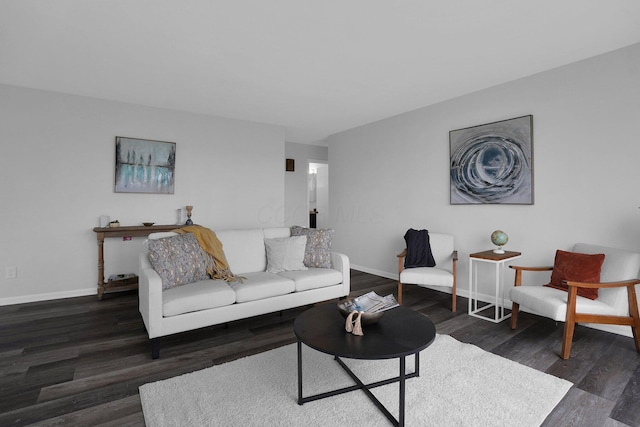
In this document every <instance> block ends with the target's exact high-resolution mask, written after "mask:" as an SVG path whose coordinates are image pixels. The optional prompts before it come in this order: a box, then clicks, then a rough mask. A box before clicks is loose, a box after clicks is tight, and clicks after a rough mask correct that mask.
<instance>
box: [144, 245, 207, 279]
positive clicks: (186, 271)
mask: <svg viewBox="0 0 640 427" xmlns="http://www.w3.org/2000/svg"><path fill="white" fill-rule="evenodd" d="M147 246H148V248H149V261H150V262H151V265H152V266H153V269H154V270H155V271H156V272H157V273H158V275H159V276H160V278H161V279H162V289H163V290H165V289H170V288H173V287H175V286H180V285H186V284H188V283H193V282H197V281H199V280H205V279H207V278H208V277H209V276H207V258H206V256H205V253H204V251H203V250H202V249H201V248H200V245H199V244H198V240H197V239H196V237H195V236H194V235H193V234H191V233H185V234H179V235H177V236H172V237H165V238H163V239H157V240H149V241H148V243H147Z"/></svg>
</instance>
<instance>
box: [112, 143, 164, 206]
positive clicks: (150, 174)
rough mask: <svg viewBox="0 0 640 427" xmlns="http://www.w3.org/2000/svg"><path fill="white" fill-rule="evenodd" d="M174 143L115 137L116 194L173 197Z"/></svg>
mask: <svg viewBox="0 0 640 427" xmlns="http://www.w3.org/2000/svg"><path fill="white" fill-rule="evenodd" d="M175 166H176V144H175V142H163V141H152V140H148V139H137V138H126V137H122V136H117V137H116V169H115V192H116V193H155V194H173V192H174V185H175Z"/></svg>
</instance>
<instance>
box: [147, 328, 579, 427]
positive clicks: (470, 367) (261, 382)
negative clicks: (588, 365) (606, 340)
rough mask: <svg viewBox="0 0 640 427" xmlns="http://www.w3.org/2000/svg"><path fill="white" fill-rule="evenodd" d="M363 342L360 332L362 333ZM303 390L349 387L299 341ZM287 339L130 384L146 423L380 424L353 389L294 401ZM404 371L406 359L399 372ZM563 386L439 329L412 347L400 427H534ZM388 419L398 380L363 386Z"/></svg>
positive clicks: (369, 377)
mask: <svg viewBox="0 0 640 427" xmlns="http://www.w3.org/2000/svg"><path fill="white" fill-rule="evenodd" d="M365 338H366V337H365ZM302 348H303V352H302V360H303V395H304V396H305V397H306V396H310V395H313V394H317V393H320V392H325V391H329V390H333V389H336V388H340V387H345V386H350V385H352V384H353V382H352V381H351V379H350V378H349V377H348V376H347V374H346V373H345V372H344V371H343V370H342V368H341V367H340V366H339V365H338V364H337V362H336V361H335V360H333V358H332V357H331V356H328V355H325V354H322V353H319V352H317V351H315V350H312V349H310V348H308V347H306V346H304V345H303V347H302ZM296 360H297V353H296V345H295V344H291V345H287V346H284V347H281V348H277V349H274V350H271V351H267V352H264V353H260V354H257V355H255V356H250V357H246V358H243V359H238V360H235V361H233V362H229V363H225V364H222V365H218V366H213V367H211V368H208V369H204V370H202V371H197V372H192V373H190V374H186V375H181V376H179V377H175V378H170V379H168V380H164V381H158V382H155V383H149V384H145V385H143V386H141V387H140V399H141V401H142V408H143V412H144V418H145V421H146V423H147V426H148V427H160V426H172V427H173V426H345V425H359V426H368V427H369V426H387V425H389V424H390V423H389V421H388V420H387V419H386V418H385V416H384V415H383V414H382V413H381V412H380V411H379V410H378V409H377V408H376V407H375V406H374V405H373V403H371V401H370V400H369V399H368V398H367V397H366V396H365V395H364V392H362V391H361V390H357V391H353V392H350V393H346V394H343V395H340V396H334V397H331V398H327V399H323V400H318V401H314V402H309V403H305V404H304V405H302V406H300V405H298V404H297V396H298V388H297V361H296ZM345 362H346V363H347V365H349V367H350V368H351V369H352V370H353V371H354V372H355V373H356V374H358V376H359V377H360V378H361V379H362V380H363V381H364V382H365V383H371V382H374V381H377V380H381V379H386V378H391V377H395V376H397V375H398V369H399V362H398V360H397V359H394V360H383V361H363V360H350V359H345ZM413 368H414V361H413V357H410V358H407V371H408V372H412V371H413ZM571 385H572V384H571V383H570V382H568V381H565V380H562V379H559V378H556V377H554V376H551V375H548V374H545V373H542V372H539V371H536V370H535V369H532V368H529V367H527V366H524V365H520V364H518V363H515V362H512V361H510V360H508V359H505V358H503V357H500V356H496V355H494V354H492V353H489V352H486V351H484V350H481V349H480V348H478V347H476V346H473V345H470V344H463V343H460V342H458V341H456V340H455V339H453V338H451V337H449V336H447V335H438V336H437V338H436V340H435V342H434V343H433V344H432V345H431V346H430V347H428V348H427V349H426V350H423V351H422V352H421V353H420V377H417V378H412V379H408V380H407V382H406V415H405V417H406V425H407V426H483V427H484V426H538V425H540V423H542V421H544V419H545V417H546V416H547V415H548V414H549V413H550V412H551V410H552V409H553V408H554V407H555V406H556V405H557V403H558V402H559V401H560V400H561V399H562V397H563V396H564V395H565V394H566V393H567V391H568V390H569V388H570V387H571ZM373 393H374V394H375V395H376V397H378V399H380V400H381V401H382V402H383V403H384V404H385V406H386V407H387V409H389V411H390V412H391V413H392V414H393V415H394V416H395V417H396V418H397V416H398V384H397V383H395V384H390V385H386V386H382V387H378V388H375V389H373Z"/></svg>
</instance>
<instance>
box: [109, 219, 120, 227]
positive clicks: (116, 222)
mask: <svg viewBox="0 0 640 427" xmlns="http://www.w3.org/2000/svg"><path fill="white" fill-rule="evenodd" d="M116 227H120V221H118V220H117V219H116V220H115V221H111V222H110V223H109V228H116Z"/></svg>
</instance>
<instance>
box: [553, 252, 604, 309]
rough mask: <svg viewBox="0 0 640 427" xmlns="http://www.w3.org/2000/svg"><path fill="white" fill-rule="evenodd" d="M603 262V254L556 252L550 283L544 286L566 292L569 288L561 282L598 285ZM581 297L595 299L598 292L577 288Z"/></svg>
mask: <svg viewBox="0 0 640 427" xmlns="http://www.w3.org/2000/svg"><path fill="white" fill-rule="evenodd" d="M603 262H604V254H580V253H576V252H566V251H561V250H557V251H556V259H555V261H554V263H553V272H552V273H551V283H547V284H546V285H544V286H549V287H550V288H555V289H560V290H562V291H568V290H569V287H568V286H567V285H564V284H562V281H563V280H569V281H571V282H585V283H598V282H600V270H601V269H602V263H603ZM578 295H580V296H581V297H585V298H589V299H596V298H598V290H597V289H590V288H578Z"/></svg>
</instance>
